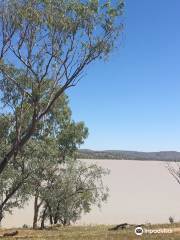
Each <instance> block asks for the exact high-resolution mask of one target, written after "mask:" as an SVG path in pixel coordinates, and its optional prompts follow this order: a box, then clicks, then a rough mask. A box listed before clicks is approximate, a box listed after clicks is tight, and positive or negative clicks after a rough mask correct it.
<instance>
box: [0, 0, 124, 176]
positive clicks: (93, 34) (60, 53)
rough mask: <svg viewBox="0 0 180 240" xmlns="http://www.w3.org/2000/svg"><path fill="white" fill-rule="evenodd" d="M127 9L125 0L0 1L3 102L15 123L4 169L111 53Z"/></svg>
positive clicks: (0, 168)
mask: <svg viewBox="0 0 180 240" xmlns="http://www.w3.org/2000/svg"><path fill="white" fill-rule="evenodd" d="M123 9H124V3H123V0H113V1H110V0H103V1H98V0H90V1H86V0H85V1H84V0H53V1H51V0H6V1H3V0H1V1H0V90H1V96H2V98H1V103H2V104H3V106H4V107H3V112H4V111H5V110H6V111H9V112H10V113H11V114H12V115H13V118H12V120H13V122H12V127H14V137H13V138H12V141H11V143H10V146H9V148H8V149H7V150H6V151H5V152H4V154H3V155H2V156H1V159H0V173H2V171H3V170H4V168H5V166H6V165H7V163H8V162H9V160H10V159H12V158H13V157H14V158H15V157H16V155H17V154H18V153H19V151H20V150H21V149H22V148H23V147H24V146H25V145H26V144H27V142H28V141H29V139H30V138H31V137H32V135H33V134H34V133H35V132H36V131H37V128H38V124H39V123H40V122H41V121H42V120H44V118H46V115H47V113H48V112H49V111H50V110H51V109H52V107H53V106H54V104H55V103H56V101H57V99H58V98H59V97H60V96H61V95H62V94H63V93H64V91H66V90H67V89H68V88H70V87H73V86H75V85H76V84H77V82H78V81H79V80H80V79H81V78H82V76H83V72H84V70H86V69H87V66H88V65H89V64H91V63H92V62H94V61H96V60H98V59H102V58H106V57H107V56H108V55H109V53H110V52H111V51H112V49H113V47H114V45H115V44H114V43H115V42H116V39H117V38H118V37H119V36H120V33H121V31H122V20H121V16H122V14H123ZM94 87H96V85H95V86H94Z"/></svg>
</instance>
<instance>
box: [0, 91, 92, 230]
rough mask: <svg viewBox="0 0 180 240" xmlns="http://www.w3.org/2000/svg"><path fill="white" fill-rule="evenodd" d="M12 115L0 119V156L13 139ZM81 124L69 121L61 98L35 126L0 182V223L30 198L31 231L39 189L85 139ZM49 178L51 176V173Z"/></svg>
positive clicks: (66, 108) (85, 134) (35, 222)
mask: <svg viewBox="0 0 180 240" xmlns="http://www.w3.org/2000/svg"><path fill="white" fill-rule="evenodd" d="M12 119H13V115H11V114H9V115H2V116H0V123H1V126H3V127H2V129H1V130H0V144H1V148H0V156H2V155H3V153H4V152H5V151H6V150H7V149H8V147H9V145H10V143H11V139H12V138H13V137H14V134H15V132H14V128H13V126H12ZM87 134H88V130H87V128H86V127H85V125H84V123H83V122H77V123H75V122H74V121H73V120H72V118H71V110H70V108H69V106H68V98H67V96H65V95H62V96H61V97H60V98H59V99H58V100H57V102H56V104H55V105H54V106H53V108H52V109H51V110H50V111H49V112H48V114H47V115H46V119H44V120H43V121H42V122H41V123H39V125H38V128H37V132H36V134H35V133H34V134H33V136H32V138H31V139H30V141H28V143H27V144H26V146H25V147H24V148H23V149H21V151H19V152H18V154H17V155H15V157H14V158H13V159H11V160H10V161H9V162H8V164H7V166H6V168H5V170H4V171H3V172H2V174H1V178H0V196H1V199H0V221H1V220H2V218H3V217H4V215H5V213H6V212H12V210H13V209H14V208H15V207H23V206H24V203H25V202H27V201H28V200H29V199H30V198H32V196H33V197H34V198H35V203H34V208H35V209H36V211H35V216H34V224H33V226H34V228H36V224H37V217H36V216H37V214H36V213H38V209H39V207H40V205H41V204H39V203H38V200H39V198H38V195H39V189H40V188H41V187H42V185H43V186H44V185H45V184H46V182H47V181H48V173H49V171H51V170H52V169H55V168H58V167H59V165H60V164H61V163H62V162H63V161H65V155H66V156H69V157H73V156H74V154H75V150H76V149H77V148H78V147H79V145H80V144H82V143H83V141H84V139H85V138H86V137H87ZM51 174H52V173H51Z"/></svg>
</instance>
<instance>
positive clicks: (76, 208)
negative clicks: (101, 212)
mask: <svg viewBox="0 0 180 240" xmlns="http://www.w3.org/2000/svg"><path fill="white" fill-rule="evenodd" d="M108 173H109V172H108V170H106V169H103V168H101V167H99V166H97V165H96V164H86V163H84V162H82V161H79V160H76V161H74V160H72V159H69V160H68V161H66V163H65V164H63V165H61V167H60V169H59V171H58V172H56V174H55V176H54V175H53V176H51V182H50V184H49V185H48V186H45V187H43V190H41V193H40V198H41V199H42V200H43V202H44V207H43V209H42V213H43V212H44V209H46V208H47V211H46V215H45V217H46V219H47V218H49V217H51V218H52V219H53V221H54V223H55V224H56V223H57V222H60V223H61V224H63V225H69V224H70V223H71V222H76V221H77V220H78V219H79V218H80V217H81V215H82V213H88V212H90V210H91V207H92V206H93V205H97V206H98V207H100V206H101V204H102V202H103V201H106V199H107V196H108V189H107V188H106V187H105V186H104V185H103V181H102V178H103V176H105V175H106V174H108ZM42 215H43V214H42ZM42 215H41V217H42Z"/></svg>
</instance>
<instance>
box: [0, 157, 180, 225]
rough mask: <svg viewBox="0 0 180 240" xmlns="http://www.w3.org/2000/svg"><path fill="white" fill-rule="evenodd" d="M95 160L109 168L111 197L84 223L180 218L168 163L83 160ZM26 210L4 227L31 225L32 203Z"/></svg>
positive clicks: (179, 191)
mask: <svg viewBox="0 0 180 240" xmlns="http://www.w3.org/2000/svg"><path fill="white" fill-rule="evenodd" d="M83 161H88V162H89V161H93V162H97V164H99V165H101V166H103V167H105V168H109V169H110V171H111V173H110V175H109V176H107V177H105V179H104V181H105V183H106V185H107V186H108V187H109V189H110V197H109V199H108V202H107V203H106V204H103V206H102V209H101V210H99V209H97V208H93V210H92V212H91V213H90V214H87V215H85V216H83V217H82V219H81V221H79V223H80V224H118V223H121V222H128V223H145V222H151V223H163V222H168V218H169V216H173V217H175V219H176V220H177V221H180V185H179V184H178V183H176V181H175V180H174V179H173V177H172V176H171V175H170V174H169V173H168V171H167V169H166V167H165V163H162V162H155V161H148V162H143V161H135V160H131V161H129V160H83ZM29 205H30V206H31V207H30V206H29V207H28V206H27V207H26V208H25V209H24V210H16V211H15V212H14V214H13V215H12V216H7V218H6V220H5V221H4V222H3V225H4V226H8V227H11V226H22V225H23V224H24V223H26V224H29V225H31V224H32V218H33V208H32V203H30V204H29Z"/></svg>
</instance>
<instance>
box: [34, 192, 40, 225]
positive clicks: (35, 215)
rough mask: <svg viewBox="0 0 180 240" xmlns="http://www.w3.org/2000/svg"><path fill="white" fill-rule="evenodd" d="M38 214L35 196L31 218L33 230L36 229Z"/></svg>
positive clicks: (36, 196) (36, 197)
mask: <svg viewBox="0 0 180 240" xmlns="http://www.w3.org/2000/svg"><path fill="white" fill-rule="evenodd" d="M38 213H39V207H38V195H37V194H36V195H35V198H34V218H33V229H36V228H37V222H38Z"/></svg>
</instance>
